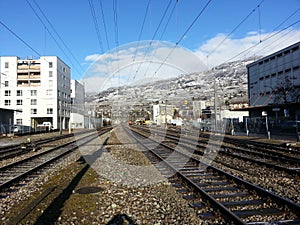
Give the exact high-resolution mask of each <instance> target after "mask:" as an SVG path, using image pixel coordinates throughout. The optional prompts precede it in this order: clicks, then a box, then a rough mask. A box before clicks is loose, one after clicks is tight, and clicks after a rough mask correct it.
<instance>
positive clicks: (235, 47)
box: [194, 30, 300, 67]
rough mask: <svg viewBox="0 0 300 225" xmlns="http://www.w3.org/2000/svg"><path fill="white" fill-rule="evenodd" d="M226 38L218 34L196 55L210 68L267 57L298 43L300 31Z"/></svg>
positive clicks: (199, 49)
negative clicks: (255, 57) (251, 58)
mask: <svg viewBox="0 0 300 225" xmlns="http://www.w3.org/2000/svg"><path fill="white" fill-rule="evenodd" d="M225 37H226V35H225V34H217V35H216V36H215V37H213V38H211V39H209V40H207V41H206V42H205V43H204V44H203V45H201V46H200V47H199V48H198V49H196V50H195V51H194V52H195V54H196V55H197V56H198V57H199V58H200V59H202V60H203V61H204V62H206V64H207V66H208V67H214V66H217V65H220V64H222V63H224V62H227V61H235V60H239V59H244V58H248V57H251V56H265V55H268V54H271V53H273V52H276V51H278V50H280V49H282V48H285V47H287V46H289V45H291V44H294V43H295V42H298V41H299V37H300V30H287V31H285V32H282V33H277V32H273V33H264V34H259V33H257V32H248V33H247V35H246V36H245V37H243V38H239V39H238V38H232V37H229V38H227V39H226V40H225V41H224V38H225ZM260 40H262V42H261V43H260ZM223 41H224V42H223ZM220 43H222V44H220Z"/></svg>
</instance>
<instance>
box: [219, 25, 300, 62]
mask: <svg viewBox="0 0 300 225" xmlns="http://www.w3.org/2000/svg"><path fill="white" fill-rule="evenodd" d="M297 23H300V20H297V21H296V22H294V23H292V24H290V25H289V26H287V27H285V28H283V29H282V30H280V31H278V32H276V33H273V34H271V35H269V36H268V37H266V38H265V39H263V40H262V42H265V41H267V40H269V39H270V38H272V37H274V36H276V35H278V34H280V33H281V32H283V31H285V30H287V29H289V28H290V27H292V26H294V25H296V24H297ZM262 42H259V43H256V44H255V45H253V46H251V47H249V48H247V49H245V50H244V51H242V52H240V53H238V54H237V55H235V56H233V57H231V58H230V59H227V60H226V61H225V62H223V63H221V64H224V63H227V62H230V61H232V60H233V59H235V58H236V57H238V56H240V55H242V54H243V53H246V52H248V51H249V50H250V49H252V48H254V47H256V46H258V45H259V44H261V43H262ZM221 64H220V65H221Z"/></svg>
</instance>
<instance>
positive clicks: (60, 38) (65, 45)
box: [33, 0, 84, 71]
mask: <svg viewBox="0 0 300 225" xmlns="http://www.w3.org/2000/svg"><path fill="white" fill-rule="evenodd" d="M33 2H34V4H35V5H36V6H37V8H38V9H39V11H40V12H41V14H42V15H43V17H44V18H45V19H46V21H47V22H48V24H49V25H50V27H51V28H52V30H53V31H54V32H55V34H56V35H57V37H58V38H59V40H60V41H61V43H62V44H63V46H64V47H65V48H66V49H67V51H68V52H69V54H70V55H71V56H72V58H73V59H74V61H75V62H76V63H77V65H78V67H79V68H80V69H81V70H82V71H84V69H83V68H82V66H81V64H80V63H79V61H78V60H77V58H76V57H75V56H74V54H73V53H72V51H71V50H70V48H69V47H68V46H67V44H66V43H65V42H64V40H63V39H62V37H61V36H60V35H59V33H58V32H57V30H56V29H55V27H54V26H53V25H52V23H51V22H50V20H49V19H48V17H47V16H46V14H45V13H44V12H43V10H42V9H41V7H40V6H39V5H38V4H37V2H36V1H35V0H33ZM73 66H74V65H73Z"/></svg>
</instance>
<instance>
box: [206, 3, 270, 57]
mask: <svg viewBox="0 0 300 225" xmlns="http://www.w3.org/2000/svg"><path fill="white" fill-rule="evenodd" d="M263 2H264V0H262V1H261V2H260V3H259V4H258V5H257V6H256V7H255V8H254V9H252V10H251V12H250V13H249V14H248V15H247V16H246V17H245V18H244V19H243V20H242V21H241V22H240V23H239V24H238V25H237V26H236V27H235V28H233V30H232V31H231V32H230V33H229V34H227V36H226V37H225V38H224V39H223V40H222V41H221V42H220V43H219V44H218V45H217V46H216V47H215V48H214V49H213V50H212V51H211V52H210V53H209V54H208V55H207V57H209V56H210V55H211V54H213V53H214V52H215V51H216V50H217V49H218V48H219V47H220V46H221V45H222V44H223V43H224V41H226V40H227V39H228V38H229V37H230V36H231V35H232V34H233V33H234V32H235V31H236V30H237V29H238V28H239V27H240V26H241V25H242V24H243V23H244V22H245V21H246V20H247V19H248V18H249V17H250V16H251V15H252V14H253V13H254V12H255V10H256V9H257V8H258V9H259V7H260V5H261V4H262V3H263ZM259 16H260V14H259ZM259 29H260V19H259Z"/></svg>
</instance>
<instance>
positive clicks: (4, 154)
mask: <svg viewBox="0 0 300 225" xmlns="http://www.w3.org/2000/svg"><path fill="white" fill-rule="evenodd" d="M87 132H89V131H81V132H78V133H77V134H78V135H80V134H84V133H87ZM73 136H74V134H73V133H72V134H64V135H60V136H56V137H49V138H45V139H40V140H37V141H29V142H24V143H20V144H14V145H9V146H4V147H1V148H0V161H2V160H5V159H9V158H13V157H16V156H19V155H22V154H26V153H27V152H29V151H32V150H36V149H37V148H40V147H41V145H44V144H48V143H51V142H54V141H58V140H62V139H66V138H70V137H73Z"/></svg>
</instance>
